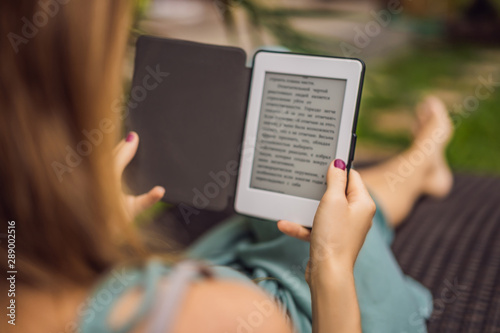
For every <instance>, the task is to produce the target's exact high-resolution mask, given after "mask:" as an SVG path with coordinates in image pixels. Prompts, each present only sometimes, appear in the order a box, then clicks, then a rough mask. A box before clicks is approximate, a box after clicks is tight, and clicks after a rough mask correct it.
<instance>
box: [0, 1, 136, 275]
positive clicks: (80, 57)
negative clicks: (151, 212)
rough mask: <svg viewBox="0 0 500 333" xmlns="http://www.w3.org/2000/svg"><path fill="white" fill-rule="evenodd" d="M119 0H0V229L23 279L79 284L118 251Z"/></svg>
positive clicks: (122, 4) (123, 12) (122, 39)
mask: <svg viewBox="0 0 500 333" xmlns="http://www.w3.org/2000/svg"><path fill="white" fill-rule="evenodd" d="M129 2H130V1H127V0H16V1H1V2H0V36H1V40H0V109H1V112H0V156H1V161H0V184H1V186H0V220H1V225H2V230H0V232H2V233H7V222H8V221H15V235H16V240H15V252H16V260H17V261H16V268H17V270H18V279H20V280H21V281H22V282H24V283H30V284H36V285H41V284H45V283H52V282H59V281H66V282H74V283H80V284H87V283H90V282H92V281H93V280H94V279H95V278H96V277H97V276H98V275H99V274H100V273H102V272H103V271H105V270H107V269H109V268H110V267H111V266H112V265H114V264H115V263H117V262H118V260H120V259H121V258H122V254H121V253H122V251H121V250H120V249H119V248H120V247H119V246H117V244H116V238H117V237H121V239H122V240H123V241H124V242H126V241H128V239H127V236H125V235H127V233H126V232H125V233H123V230H126V228H127V225H125V223H126V222H127V221H126V218H125V215H124V214H123V212H122V209H121V208H120V207H121V204H120V201H119V200H120V199H119V182H118V179H117V177H116V176H115V174H114V170H113V165H112V154H111V151H112V146H113V144H114V142H116V138H117V136H118V135H119V134H120V132H121V131H120V127H119V126H120V125H119V123H118V122H117V119H118V117H119V116H120V115H119V114H117V113H116V112H114V110H113V108H112V105H113V99H115V98H117V94H118V93H119V91H120V78H121V75H120V74H121V63H122V56H123V51H124V48H125V45H126V40H127V36H128V19H129V15H128V14H129V13H128V12H129ZM120 223H124V224H123V225H120ZM8 244H9V243H8V241H7V239H2V240H1V245H0V246H1V251H0V252H4V253H5V252H7V249H8ZM10 247H11V248H12V245H10ZM129 249H130V247H129ZM2 258H6V254H5V256H4V255H2ZM1 265H2V267H1V269H2V270H3V271H4V272H5V271H7V267H6V266H5V265H6V260H2V261H1Z"/></svg>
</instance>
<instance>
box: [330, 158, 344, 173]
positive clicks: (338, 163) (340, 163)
mask: <svg viewBox="0 0 500 333" xmlns="http://www.w3.org/2000/svg"><path fill="white" fill-rule="evenodd" d="M333 166H334V167H336V168H337V169H342V170H345V163H344V161H342V160H341V159H338V158H337V159H336V160H335V161H333Z"/></svg>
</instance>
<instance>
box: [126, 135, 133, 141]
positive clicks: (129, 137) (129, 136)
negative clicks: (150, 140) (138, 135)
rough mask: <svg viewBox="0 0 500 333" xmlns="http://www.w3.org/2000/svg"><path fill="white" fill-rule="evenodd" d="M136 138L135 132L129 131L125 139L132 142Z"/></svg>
mask: <svg viewBox="0 0 500 333" xmlns="http://www.w3.org/2000/svg"><path fill="white" fill-rule="evenodd" d="M133 140H134V134H132V133H129V134H128V135H127V138H126V139H125V142H132V141H133Z"/></svg>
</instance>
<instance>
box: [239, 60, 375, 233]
mask: <svg viewBox="0 0 500 333" xmlns="http://www.w3.org/2000/svg"><path fill="white" fill-rule="evenodd" d="M364 67H365V66H364V64H363V62H362V61H361V60H358V59H347V58H334V57H324V56H312V55H301V54H293V53H278V52H267V51H260V52H258V53H257V54H256V55H255V58H254V66H253V72H252V79H251V84H250V93H249V100H248V109H247V115H246V122H245V131H244V137H243V145H242V147H243V149H242V152H241V158H240V169H239V176H238V184H237V190H236V199H235V210H236V211H237V212H238V213H240V214H244V215H251V216H256V217H260V218H264V219H270V220H280V219H285V220H289V221H293V222H296V223H300V224H302V225H304V226H308V227H311V226H312V224H313V219H314V214H315V212H316V209H317V207H318V204H319V200H320V199H321V197H322V196H323V194H324V192H325V190H326V172H327V168H328V166H329V164H330V163H331V161H333V160H334V159H337V158H339V159H342V160H343V161H344V162H346V164H347V166H348V167H350V165H351V162H352V159H353V156H354V148H355V144H356V134H355V133H356V120H357V115H358V109H359V100H360V96H361V89H362V83H363V76H364Z"/></svg>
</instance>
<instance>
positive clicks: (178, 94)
mask: <svg viewBox="0 0 500 333" xmlns="http://www.w3.org/2000/svg"><path fill="white" fill-rule="evenodd" d="M245 62H246V54H245V52H244V51H243V50H242V49H239V48H234V47H225V46H214V45H207V44H199V43H194V42H188V41H181V40H173V39H163V38H156V37H150V36H142V37H140V38H139V40H138V42H137V51H136V59H135V72H134V78H133V82H132V88H131V99H130V102H129V108H128V110H129V113H128V115H127V117H126V124H127V127H128V129H129V130H133V131H136V132H137V133H138V134H139V136H140V144H139V149H138V151H137V155H136V157H135V158H134V160H133V161H132V163H131V164H130V166H129V167H128V168H127V171H126V176H127V178H128V179H129V186H130V188H131V189H132V191H133V192H134V193H142V192H145V191H147V190H149V189H150V188H152V187H153V186H155V185H161V186H164V187H165V189H166V194H165V197H164V198H163V200H164V201H165V202H169V203H173V204H177V205H179V204H184V205H186V206H191V207H196V208H197V209H206V210H213V211H221V210H225V209H226V208H227V207H228V206H230V205H231V206H232V204H233V201H234V198H233V196H234V193H235V187H236V174H235V172H234V171H235V170H236V171H237V168H238V164H239V148H240V145H241V141H242V138H243V128H244V121H245V114H246V108H247V99H248V92H249V85H250V73H251V70H250V69H248V68H247V67H246V66H245ZM152 73H155V74H152ZM167 73H168V74H167ZM155 83H157V84H155ZM228 169H229V171H228ZM230 174H231V175H230ZM228 175H230V177H229V179H228V177H227V176H228Z"/></svg>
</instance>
